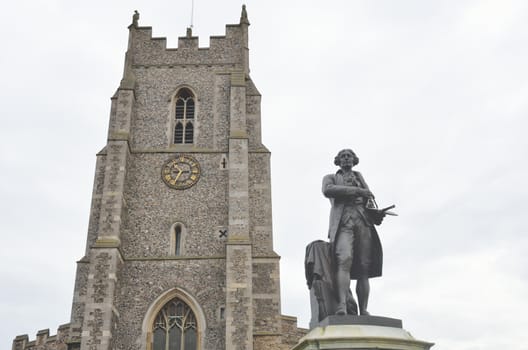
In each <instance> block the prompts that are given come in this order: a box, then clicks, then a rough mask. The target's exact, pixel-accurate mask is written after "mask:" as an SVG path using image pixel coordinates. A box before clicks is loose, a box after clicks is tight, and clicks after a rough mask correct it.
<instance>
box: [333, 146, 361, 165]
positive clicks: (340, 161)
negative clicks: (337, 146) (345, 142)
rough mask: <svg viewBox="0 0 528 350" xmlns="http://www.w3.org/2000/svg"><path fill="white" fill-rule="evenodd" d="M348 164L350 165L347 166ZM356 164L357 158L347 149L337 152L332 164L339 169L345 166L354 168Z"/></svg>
mask: <svg viewBox="0 0 528 350" xmlns="http://www.w3.org/2000/svg"><path fill="white" fill-rule="evenodd" d="M350 162H351V164H350V165H349V164H347V163H350ZM358 163H359V158H358V157H357V156H356V154H355V153H354V151H352V150H351V149H349V148H346V149H342V150H341V151H339V153H338V154H337V156H335V158H334V164H335V165H337V166H339V167H343V166H347V165H348V166H350V167H353V166H356V165H357V164H358Z"/></svg>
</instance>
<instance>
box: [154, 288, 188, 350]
mask: <svg viewBox="0 0 528 350" xmlns="http://www.w3.org/2000/svg"><path fill="white" fill-rule="evenodd" d="M152 332H153V339H152V349H153V350H197V349H198V330H197V326H196V317H195V316H194V313H193V311H192V310H191V308H190V307H189V305H187V304H186V303H185V302H184V301H182V300H181V299H179V298H174V299H172V300H171V301H169V302H168V303H167V304H165V306H164V307H163V308H162V309H161V310H160V312H159V313H158V315H157V316H156V318H155V320H154V326H153V327H152Z"/></svg>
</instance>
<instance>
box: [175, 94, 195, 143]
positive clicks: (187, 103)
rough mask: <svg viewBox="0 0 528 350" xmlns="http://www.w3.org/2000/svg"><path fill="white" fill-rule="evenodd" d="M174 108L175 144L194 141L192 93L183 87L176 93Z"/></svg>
mask: <svg viewBox="0 0 528 350" xmlns="http://www.w3.org/2000/svg"><path fill="white" fill-rule="evenodd" d="M175 99H176V103H175V107H174V108H175V110H174V118H175V121H174V122H175V124H174V139H173V142H174V143H175V144H192V143H194V119H195V118H194V117H195V97H194V95H193V93H192V92H191V91H190V90H189V89H187V88H183V89H180V91H178V94H177V95H176V98H175Z"/></svg>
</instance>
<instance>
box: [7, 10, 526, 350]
mask: <svg viewBox="0 0 528 350" xmlns="http://www.w3.org/2000/svg"><path fill="white" fill-rule="evenodd" d="M246 3H247V10H248V14H249V20H250V22H251V26H250V65H251V76H252V78H253V81H254V82H255V84H256V85H257V87H258V89H259V91H260V92H261V93H262V96H263V98H262V124H263V140H264V143H265V144H266V146H267V147H268V148H269V149H270V150H271V151H272V179H273V180H272V186H273V209H274V212H273V219H274V237H275V250H276V251H277V252H278V253H279V254H280V255H281V256H282V260H281V277H282V281H281V291H282V293H281V294H282V312H283V313H284V314H287V315H292V316H297V317H298V318H299V325H300V326H303V327H307V325H308V321H309V317H310V311H309V298H308V290H307V289H306V286H305V281H304V270H303V259H304V246H305V245H306V244H307V243H309V242H311V241H313V240H315V239H325V238H326V232H327V225H328V214H329V210H330V205H329V203H328V200H327V199H325V198H324V197H323V196H322V194H321V189H320V187H321V179H322V177H323V176H324V175H325V174H328V173H332V172H334V171H335V170H336V167H335V166H334V165H333V164H332V160H333V157H334V155H335V153H336V152H337V151H338V150H340V149H342V148H345V147H346V148H348V147H350V148H352V149H354V151H356V153H357V155H358V156H359V158H360V163H359V165H358V166H357V169H358V170H360V171H361V172H362V173H363V176H364V177H365V179H366V181H367V182H368V184H369V185H370V187H371V189H372V192H373V193H374V194H375V195H376V199H377V201H378V203H379V204H380V205H382V206H385V205H390V204H393V203H394V204H396V206H397V208H396V211H397V212H398V213H399V214H400V216H399V217H395V218H393V217H389V218H388V219H387V220H386V221H385V222H384V224H383V225H382V226H381V227H380V228H379V233H380V237H381V240H382V244H383V247H384V263H385V265H384V276H383V277H382V278H377V279H374V280H372V282H371V285H372V291H371V302H370V311H371V313H372V314H375V315H383V316H388V317H394V318H400V319H402V320H403V323H404V328H406V329H407V330H408V331H410V332H411V333H412V334H413V335H414V336H415V337H416V338H419V339H422V340H426V341H431V342H435V343H436V346H435V347H434V349H449V350H477V349H478V350H492V349H493V350H495V349H521V350H524V349H528V345H527V344H528V332H527V331H526V329H527V328H528V321H527V319H528V316H527V315H528V301H527V298H528V257H527V254H526V251H527V250H528V235H527V233H528V223H527V220H526V219H525V217H526V214H527V212H528V204H527V202H528V187H527V186H526V181H527V179H528V165H527V164H526V160H527V158H528V140H527V138H526V136H525V135H526V133H527V130H528V127H527V126H528V64H527V62H528V45H527V44H528V2H527V1H525V0H518V1H514V0H511V1H508V0H496V1H464V0H451V1H449V0H445V1H423V0H414V1H413V0H386V1H381V0H379V1H374V0H364V1H351V0H347V1H307V0H304V1H285V0H283V1H279V0H266V1H256V0H248V1H247V2H246ZM240 7H241V2H239V1H233V0H223V1H213V0H209V1H206V0H195V6H194V20H193V24H194V34H196V35H199V36H200V46H202V47H205V46H208V45H209V36H210V35H222V34H224V31H225V29H224V25H225V24H228V23H238V20H239V16H240ZM135 9H137V10H139V12H140V13H141V18H140V25H142V26H152V27H153V33H154V36H166V37H167V38H168V45H169V46H170V47H176V46H177V37H178V36H182V35H184V34H185V28H186V27H187V26H188V25H189V24H190V21H191V19H190V18H191V0H186V1H151V2H149V3H147V2H146V1H145V2H141V1H131V0H127V1H124V0H119V1H101V0H92V1H82V2H81V1H71V0H70V1H65V0H62V1H61V0H48V1H36V0H19V1H17V2H15V1H11V2H6V3H4V4H3V5H2V12H1V13H0V29H1V32H2V33H3V39H2V44H1V48H0V50H1V51H0V53H1V54H0V72H1V82H2V83H1V84H0V89H1V90H0V106H1V124H0V217H1V220H0V233H1V237H2V243H1V244H0V254H1V263H0V281H1V288H0V326H1V327H0V348H3V349H9V348H10V347H11V342H12V339H13V338H14V337H15V336H16V335H18V334H23V333H28V334H29V336H30V339H34V338H35V334H36V332H37V331H38V330H39V329H44V328H50V330H51V333H52V334H55V332H56V328H57V326H58V325H60V324H63V323H67V322H68V321H69V315H70V307H71V299H72V292H73V283H74V274H75V261H76V260H78V259H79V258H81V257H82V255H83V253H84V246H85V239H86V231H87V224H88V216H89V205H90V197H91V190H92V183H93V174H94V165H95V153H96V152H98V151H99V150H100V149H101V148H102V147H103V146H104V145H105V143H106V132H107V124H108V115H109V111H110V97H111V96H112V94H113V93H114V91H115V89H116V88H117V87H118V84H119V81H120V79H121V74H122V65H123V61H124V54H125V50H126V46H127V37H128V30H127V29H126V27H127V26H128V25H129V24H130V23H131V16H132V13H133V10H135Z"/></svg>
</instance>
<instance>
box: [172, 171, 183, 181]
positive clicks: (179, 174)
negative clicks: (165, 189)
mask: <svg viewBox="0 0 528 350" xmlns="http://www.w3.org/2000/svg"><path fill="white" fill-rule="evenodd" d="M178 170H179V171H180V172H179V173H178V175H176V178H175V179H174V181H178V179H179V178H180V176H181V174H183V171H181V169H180V168H178Z"/></svg>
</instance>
